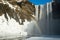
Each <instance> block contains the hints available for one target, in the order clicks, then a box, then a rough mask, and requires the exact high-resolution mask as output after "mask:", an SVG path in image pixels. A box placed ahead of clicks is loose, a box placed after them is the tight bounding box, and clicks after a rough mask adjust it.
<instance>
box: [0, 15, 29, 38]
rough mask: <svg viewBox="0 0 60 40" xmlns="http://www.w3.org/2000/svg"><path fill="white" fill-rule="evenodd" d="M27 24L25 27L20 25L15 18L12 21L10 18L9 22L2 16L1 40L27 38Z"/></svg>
mask: <svg viewBox="0 0 60 40" xmlns="http://www.w3.org/2000/svg"><path fill="white" fill-rule="evenodd" d="M27 24H28V23H27V22H26V23H24V25H19V23H18V22H16V21H15V20H14V19H13V18H11V19H10V18H9V16H8V21H7V20H6V19H5V17H4V15H2V16H0V39H5V38H7V39H8V38H17V37H18V38H19V37H26V36H27V32H26V31H25V29H26V26H27Z"/></svg>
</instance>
